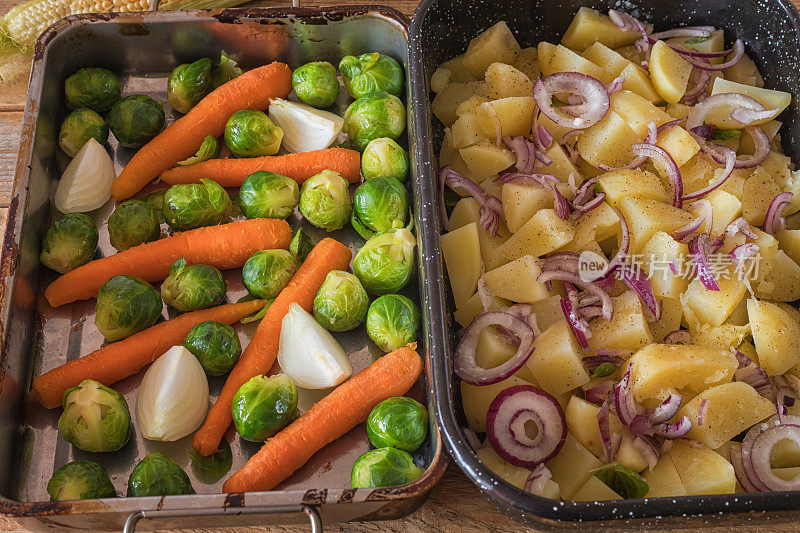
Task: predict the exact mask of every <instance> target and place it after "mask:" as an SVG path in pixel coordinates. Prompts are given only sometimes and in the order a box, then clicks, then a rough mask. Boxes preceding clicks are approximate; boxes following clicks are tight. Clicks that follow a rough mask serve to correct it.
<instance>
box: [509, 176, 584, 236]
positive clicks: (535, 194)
mask: <svg viewBox="0 0 800 533" xmlns="http://www.w3.org/2000/svg"><path fill="white" fill-rule="evenodd" d="M556 188H557V189H558V190H559V191H560V192H561V194H563V195H564V196H565V197H567V198H569V197H570V196H571V195H572V194H571V191H570V188H569V184H567V183H559V184H557V185H556ZM501 200H502V201H503V213H504V214H505V216H506V224H507V225H508V229H509V230H510V231H511V232H512V233H515V232H517V231H519V229H520V228H521V227H522V226H524V225H525V223H526V222H527V221H529V220H530V219H531V217H533V215H535V214H536V213H537V212H539V210H540V209H552V208H553V202H554V199H553V190H552V189H550V188H549V187H537V186H534V185H525V184H521V183H506V184H504V185H503V188H502V192H501Z"/></svg>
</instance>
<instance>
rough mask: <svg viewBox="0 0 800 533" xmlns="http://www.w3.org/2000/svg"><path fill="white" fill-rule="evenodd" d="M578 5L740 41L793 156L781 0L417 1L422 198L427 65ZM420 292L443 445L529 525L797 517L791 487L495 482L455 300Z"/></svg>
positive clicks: (719, 522) (797, 30)
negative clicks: (778, 95) (655, 489)
mask: <svg viewBox="0 0 800 533" xmlns="http://www.w3.org/2000/svg"><path fill="white" fill-rule="evenodd" d="M582 6H588V7H592V8H595V9H598V10H600V11H602V12H607V10H608V9H610V8H617V9H623V10H626V11H629V12H631V13H632V14H633V15H635V16H640V17H642V18H644V19H646V20H647V21H649V22H653V23H654V24H655V26H656V28H657V29H668V28H670V27H673V26H676V25H703V24H712V25H715V26H717V27H718V28H723V29H725V31H726V39H727V41H728V43H727V44H728V45H730V44H732V41H733V39H734V38H736V37H740V38H742V39H743V40H744V42H745V44H746V45H747V51H748V53H749V54H750V55H751V57H752V58H753V59H754V60H755V62H756V64H757V65H758V67H759V69H760V71H761V73H762V74H763V76H764V80H765V84H766V86H767V87H772V88H776V89H780V90H783V91H789V92H792V93H793V94H794V95H795V98H794V99H793V101H792V105H791V106H790V107H789V109H787V110H786V111H784V113H783V114H782V115H781V120H782V121H783V122H784V126H783V128H782V129H781V137H782V140H783V144H784V148H786V150H787V154H789V155H790V156H791V157H792V159H793V160H794V161H796V162H797V161H800V102H798V97H799V96H800V93H798V88H800V16H798V12H797V9H796V8H795V7H794V6H793V5H792V4H791V3H790V2H789V0H670V1H664V0H632V1H619V0H590V1H586V0H491V1H489V0H447V1H445V0H441V1H438V0H423V1H422V2H421V3H420V5H419V7H418V8H417V11H416V13H415V14H414V18H413V22H412V25H411V68H410V69H411V76H412V83H413V87H412V90H413V95H412V101H413V102H414V109H413V113H414V114H416V115H417V117H416V118H417V119H416V121H415V122H414V137H415V139H416V142H417V143H418V148H419V152H418V154H417V156H418V158H417V172H418V174H419V176H420V178H421V182H422V184H423V187H425V189H424V190H423V193H424V194H423V197H426V198H430V197H431V196H432V195H433V192H432V191H431V190H430V188H431V187H433V185H432V184H433V183H435V180H436V173H437V170H438V165H437V162H436V156H437V155H438V150H439V147H440V146H441V141H442V134H443V127H442V124H441V123H440V122H439V121H438V119H435V118H434V117H433V116H432V114H431V111H430V99H431V96H432V95H431V93H430V90H429V83H430V77H431V74H432V73H433V71H434V70H435V69H436V67H437V66H438V65H439V64H440V63H442V62H443V61H446V60H447V59H450V58H452V57H453V56H455V55H458V54H460V53H462V52H464V50H466V46H467V44H468V43H469V40H470V39H471V38H472V37H474V36H475V35H477V34H478V33H479V32H481V31H483V30H485V29H486V28H488V27H489V26H491V25H492V24H494V23H496V22H498V21H501V20H505V21H507V22H508V24H509V26H510V27H511V28H512V30H513V31H514V32H515V33H516V36H517V39H518V40H519V42H520V44H522V45H523V46H530V45H532V44H536V43H538V42H540V41H542V40H548V41H551V42H554V41H555V42H558V41H560V39H561V36H562V35H563V33H564V31H565V30H566V28H567V26H568V25H569V23H570V21H571V20H572V17H573V15H574V14H575V12H576V11H577V10H578V8H580V7H582ZM424 207H425V209H426V212H425V216H426V217H427V218H428V219H429V221H430V224H429V225H426V226H423V227H422V228H421V229H420V238H421V239H422V242H423V243H427V245H428V247H429V248H430V249H435V248H436V243H437V242H438V233H439V230H440V226H439V219H438V217H437V216H436V215H437V205H436V204H425V205H424ZM428 276H429V278H430V279H440V278H442V277H443V276H444V268H443V264H442V262H441V260H439V261H436V262H434V263H432V264H431V265H429V269H428ZM425 290H426V291H427V298H428V302H429V304H430V305H431V306H432V308H431V309H430V311H429V312H430V314H431V327H432V328H440V329H438V330H435V331H433V330H432V331H431V334H430V336H429V338H430V345H429V349H430V351H431V353H434V354H437V357H434V358H433V359H432V360H431V365H432V375H433V387H434V404H435V410H436V417H437V419H438V421H439V426H440V428H441V431H442V436H443V439H444V441H445V445H446V446H447V449H448V451H449V452H450V455H451V456H452V458H453V459H454V461H455V462H456V463H457V464H458V465H459V466H460V467H461V469H462V470H463V471H464V473H465V474H466V475H467V477H469V478H470V479H471V480H472V481H473V482H474V483H475V484H476V485H477V486H478V487H479V488H480V490H481V491H482V492H484V493H485V494H486V495H488V496H489V497H490V499H492V500H494V502H495V503H496V504H497V505H498V506H499V507H500V508H502V509H504V510H506V511H507V512H508V513H509V514H510V515H512V516H515V517H518V518H521V519H522V520H524V521H526V522H529V523H531V524H534V525H536V526H538V527H543V526H544V527H554V528H557V527H571V528H574V527H581V526H579V525H578V524H577V522H594V523H593V524H592V526H598V525H607V526H611V527H614V528H626V529H627V528H630V529H645V528H647V527H648V526H649V525H652V524H654V523H658V524H665V523H669V524H671V525H672V526H673V527H696V526H701V525H702V526H709V525H714V526H722V527H732V526H735V525H742V524H749V525H760V526H761V527H763V528H764V530H765V531H767V530H771V529H773V528H774V525H776V524H779V523H784V522H790V521H795V520H797V518H798V516H800V513H798V510H800V492H779V493H756V494H730V495H714V496H689V497H679V498H652V499H649V500H647V499H639V500H625V501H608V502H566V501H553V500H549V499H546V498H542V497H539V496H535V495H533V494H530V493H526V492H524V491H522V490H519V489H517V488H516V487H514V486H512V485H511V484H509V483H506V482H505V481H503V480H501V479H500V478H498V477H497V476H495V475H494V474H493V473H492V471H491V470H489V469H488V468H487V467H486V466H484V465H483V464H482V463H481V462H480V461H479V460H478V458H477V457H476V455H475V453H474V452H473V451H472V450H471V448H470V447H469V445H468V444H467V442H466V440H465V439H464V435H463V432H462V429H461V428H462V427H464V426H466V422H465V419H464V416H463V411H462V408H461V394H460V392H459V385H458V383H459V382H458V378H457V376H456V375H455V374H454V373H453V364H452V354H453V351H454V348H455V343H456V341H457V337H456V331H457V329H458V328H457V326H456V324H455V321H454V320H452V317H451V316H450V312H451V311H452V310H453V309H454V307H453V300H452V297H451V295H450V294H448V293H449V285H448V284H447V283H442V284H433V283H431V284H428V285H426V287H425ZM440 343H441V344H440ZM440 354H444V356H443V357H440V356H439V355H440ZM585 526H586V525H584V527H585Z"/></svg>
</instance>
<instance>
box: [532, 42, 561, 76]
mask: <svg viewBox="0 0 800 533" xmlns="http://www.w3.org/2000/svg"><path fill="white" fill-rule="evenodd" d="M555 53H556V45H554V44H551V43H548V42H547V41H541V42H539V44H538V45H537V47H536V55H537V56H538V57H539V68H541V69H542V70H543V71H544V69H546V68H547V65H549V64H550V58H552V57H553V54H555Z"/></svg>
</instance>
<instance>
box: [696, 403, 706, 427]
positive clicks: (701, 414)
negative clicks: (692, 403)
mask: <svg viewBox="0 0 800 533" xmlns="http://www.w3.org/2000/svg"><path fill="white" fill-rule="evenodd" d="M706 409H708V398H703V401H702V402H700V409H698V410H697V427H700V426H702V425H703V421H704V420H705V417H706Z"/></svg>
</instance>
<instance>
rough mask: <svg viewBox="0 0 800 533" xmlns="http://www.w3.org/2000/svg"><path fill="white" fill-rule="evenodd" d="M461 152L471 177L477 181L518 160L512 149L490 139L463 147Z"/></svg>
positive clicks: (497, 172)
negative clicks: (500, 145) (499, 145)
mask: <svg viewBox="0 0 800 533" xmlns="http://www.w3.org/2000/svg"><path fill="white" fill-rule="evenodd" d="M459 153H460V154H461V157H463V158H464V162H465V163H466V164H467V167H468V168H469V171H470V177H472V178H474V179H475V180H477V181H483V180H485V179H486V178H488V177H490V176H494V175H496V174H499V173H500V172H501V171H503V170H505V169H507V168H508V167H510V166H511V165H513V164H514V163H515V162H516V161H517V159H516V158H515V157H514V154H513V153H511V151H510V150H507V149H506V148H504V147H498V146H496V145H495V143H494V141H490V140H488V139H486V140H483V141H481V142H479V143H477V144H473V145H472V146H467V147H466V148H462V149H460V150H459Z"/></svg>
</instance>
